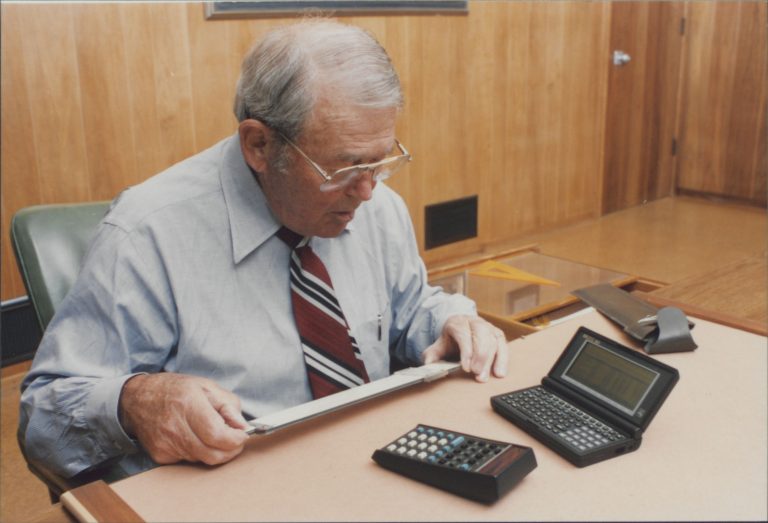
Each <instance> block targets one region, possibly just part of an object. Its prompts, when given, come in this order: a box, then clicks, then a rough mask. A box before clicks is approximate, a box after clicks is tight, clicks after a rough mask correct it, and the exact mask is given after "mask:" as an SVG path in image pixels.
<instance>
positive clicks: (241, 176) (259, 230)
mask: <svg viewBox="0 0 768 523" xmlns="http://www.w3.org/2000/svg"><path fill="white" fill-rule="evenodd" d="M219 177H220V179H221V188H222V191H223V193H224V202H225V203H226V206H227V213H228V214H229V228H230V232H231V235H232V259H233V261H234V262H235V263H236V264H237V263H240V262H241V261H242V260H243V259H244V258H245V257H246V256H248V255H249V254H250V253H251V252H253V251H255V250H256V249H257V248H258V247H259V246H261V244H262V243H264V242H265V241H267V240H268V239H269V238H270V237H271V236H272V235H274V234H275V233H276V232H277V230H278V229H279V228H280V224H279V223H278V221H277V220H276V219H275V217H274V215H273V214H272V211H271V210H270V209H269V205H268V204H267V199H266V197H265V196H264V193H263V192H262V191H261V188H260V187H259V184H258V183H256V178H255V177H254V176H253V173H252V172H251V170H250V169H249V168H248V165H247V164H246V163H245V159H244V158H243V153H242V151H241V150H240V137H239V136H238V135H237V134H235V135H234V136H232V137H231V138H230V139H229V140H227V142H226V143H225V145H224V151H223V156H222V160H221V169H220V170H219Z"/></svg>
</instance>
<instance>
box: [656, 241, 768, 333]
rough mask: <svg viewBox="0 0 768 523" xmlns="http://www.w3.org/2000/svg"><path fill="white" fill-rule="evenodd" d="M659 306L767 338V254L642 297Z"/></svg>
mask: <svg viewBox="0 0 768 523" xmlns="http://www.w3.org/2000/svg"><path fill="white" fill-rule="evenodd" d="M643 298H644V299H646V300H648V301H649V302H651V303H653V304H654V305H656V306H659V307H663V306H665V305H675V306H679V307H680V308H682V309H683V310H686V312H687V313H689V314H698V315H700V316H701V317H704V318H707V319H712V320H713V321H717V322H719V323H724V324H726V325H734V326H738V327H739V328H741V329H745V330H749V331H750V332H754V333H757V334H762V335H766V334H768V261H766V255H765V253H764V254H763V255H762V256H753V257H750V258H745V259H743V260H737V261H735V262H732V263H729V264H727V265H724V266H723V267H720V268H718V269H716V270H714V271H712V272H708V273H706V274H702V275H697V276H691V277H688V278H684V279H682V280H679V281H677V282H675V283H673V284H671V285H668V286H666V287H662V288H660V289H657V290H655V291H653V292H651V293H648V294H646V295H644V296H643Z"/></svg>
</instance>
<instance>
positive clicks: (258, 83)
mask: <svg viewBox="0 0 768 523" xmlns="http://www.w3.org/2000/svg"><path fill="white" fill-rule="evenodd" d="M321 92H326V93H333V94H334V96H338V97H339V98H341V99H342V100H343V102H344V103H347V104H349V105H350V106H358V107H370V108H377V109H380V108H388V107H397V108H400V107H402V105H403V94H402V91H401V89H400V80H399V79H398V77H397V73H396V72H395V69H394V67H393V66H392V62H391V61H390V59H389V56H388V55H387V52H386V51H385V50H384V48H383V47H382V46H381V45H380V44H379V42H378V41H377V40H376V38H375V37H374V36H373V35H372V34H370V33H369V32H367V31H365V30H363V29H361V28H359V27H355V26H351V25H344V24H340V23H336V22H332V21H329V20H318V19H315V20H306V21H302V22H300V23H297V24H293V25H289V26H284V27H280V28H277V29H275V30H272V31H270V32H269V33H268V34H267V35H266V36H265V37H264V38H263V39H262V40H261V41H260V42H258V43H257V44H256V45H255V46H254V47H253V48H252V49H251V50H250V51H249V53H248V54H247V55H246V57H245V59H244V60H243V65H242V70H241V73H240V79H239V80H238V82H237V94H236V95H235V107H234V111H235V116H236V117H237V119H238V121H240V122H242V121H243V120H246V119H248V118H253V119H255V120H259V121H261V122H263V123H264V124H266V125H268V126H269V127H271V128H273V129H275V130H277V131H279V132H281V133H283V134H285V135H286V136H287V137H288V138H289V139H292V140H293V139H296V137H297V136H298V135H299V134H300V133H301V131H302V130H303V127H304V124H305V123H306V121H307V119H308V118H309V116H310V114H311V112H312V109H313V107H314V105H315V102H316V101H317V98H318V95H319V94H320V93H321Z"/></svg>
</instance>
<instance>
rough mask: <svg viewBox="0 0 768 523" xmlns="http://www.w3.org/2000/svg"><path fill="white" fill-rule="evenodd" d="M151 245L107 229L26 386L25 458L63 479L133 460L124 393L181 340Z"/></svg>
mask: <svg viewBox="0 0 768 523" xmlns="http://www.w3.org/2000/svg"><path fill="white" fill-rule="evenodd" d="M137 243H139V244H137ZM150 243H151V239H144V240H135V239H133V238H132V237H131V236H129V235H127V234H126V233H125V232H124V231H122V230H121V229H120V228H119V227H116V226H115V225H112V224H109V223H105V224H102V225H101V226H100V229H99V231H98V233H97V238H96V240H95V242H94V243H93V246H92V248H91V251H90V252H89V254H88V255H87V257H86V260H85V263H84V266H83V269H82V271H81V275H80V277H79V278H78V280H77V282H76V283H75V285H74V286H73V288H72V290H71V292H70V293H69V294H68V295H67V297H66V298H65V300H64V302H62V304H61V306H60V307H59V313H58V314H57V315H55V317H54V318H53V320H52V322H51V325H50V326H49V328H48V329H47V331H46V334H45V335H44V337H43V340H42V342H41V344H40V346H39V348H38V351H37V353H36V355H35V361H34V365H33V367H32V371H31V372H30V373H29V374H28V375H27V376H26V378H25V380H24V382H23V383H22V396H21V409H20V423H19V439H20V441H21V442H22V444H23V446H24V449H25V454H26V456H27V458H28V459H30V460H33V461H40V462H43V463H44V464H45V466H46V467H48V468H50V469H52V470H53V471H54V472H56V473H58V474H60V475H62V476H64V477H71V476H73V475H75V474H77V473H78V472H81V471H83V470H85V469H88V468H90V467H92V466H95V465H98V464H100V463H102V462H105V461H106V460H110V459H112V458H116V457H119V456H121V455H125V454H130V453H132V452H135V451H136V446H135V442H134V441H133V440H132V439H131V438H130V437H129V436H128V435H127V434H126V433H125V432H124V430H123V428H122V426H121V425H120V422H119V419H118V403H119V398H120V393H121V390H122V386H123V384H124V383H125V381H126V380H127V379H129V378H130V377H132V376H134V375H135V374H137V373H142V372H157V371H159V370H161V368H162V365H163V362H164V361H165V360H166V359H167V356H168V352H169V351H170V350H171V347H173V346H174V338H175V329H174V322H173V320H172V318H173V300H172V298H171V294H170V291H169V288H168V284H167V283H164V282H163V281H162V279H161V278H159V277H158V276H159V275H161V274H162V263H161V261H160V257H159V254H158V252H157V250H156V249H155V248H154V246H152V245H151V244H150ZM63 355H66V356H63Z"/></svg>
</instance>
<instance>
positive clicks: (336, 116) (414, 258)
mask: <svg viewBox="0 0 768 523" xmlns="http://www.w3.org/2000/svg"><path fill="white" fill-rule="evenodd" d="M401 106H402V94H401V90H400V84H399V80H398V77H397V74H396V73H395V71H394V69H393V67H392V65H391V63H390V60H389V57H388V56H387V54H386V52H385V51H384V50H383V49H382V48H381V46H380V45H379V44H378V43H377V42H376V40H375V39H374V38H373V37H372V36H371V35H369V34H368V33H366V32H365V31H362V30H360V29H359V28H355V27H351V26H346V25H342V24H337V23H334V22H331V21H311V22H302V23H300V24H295V25H292V26H287V27H284V28H280V29H277V30H274V31H272V32H270V33H269V34H268V35H266V37H265V38H264V39H263V40H262V41H261V42H260V43H258V44H257V45H256V46H255V47H254V48H253V49H252V50H251V51H250V53H249V54H248V56H247V57H246V58H245V60H244V62H243V67H242V74H241V77H240V80H239V82H238V86H237V95H236V100H235V113H236V115H237V118H238V120H239V122H240V124H239V128H238V132H237V133H236V134H235V135H233V136H232V137H230V138H227V139H225V140H223V141H222V142H220V143H218V144H217V145H215V146H213V147H212V148H210V149H208V150H206V151H204V152H202V153H200V154H198V155H196V156H194V157H192V158H189V159H187V160H185V161H183V162H181V163H179V164H177V165H175V166H173V167H171V168H170V169H168V170H167V171H165V172H163V173H161V174H159V175H157V176H155V177H153V178H151V179H149V180H147V181H146V182H144V183H142V184H140V185H138V186H136V187H133V188H130V189H128V190H126V191H124V192H123V193H122V194H121V195H120V196H119V197H118V198H117V199H116V200H115V202H114V203H113V205H112V207H111V209H110V211H109V213H108V214H107V216H106V217H105V218H104V220H103V222H102V223H101V225H100V227H99V229H98V232H97V235H96V237H95V240H94V242H93V244H92V246H91V249H90V251H89V253H88V255H87V257H86V260H85V262H84V267H83V270H82V272H81V274H80V277H79V279H78V281H77V282H76V283H75V285H74V287H73V288H72V290H71V292H70V293H69V295H68V296H67V298H66V299H65V300H64V302H63V303H62V304H61V307H60V308H59V310H58V312H57V314H56V316H55V317H54V319H53V321H52V322H51V324H50V326H49V328H48V330H47V332H46V333H45V336H44V339H43V342H42V343H41V345H40V348H39V350H38V353H37V356H36V358H35V361H34V364H33V367H32V370H31V372H30V373H29V375H28V376H27V378H26V380H25V382H24V384H23V395H22V405H21V422H20V428H19V431H20V432H19V436H20V441H22V444H23V445H24V447H25V451H26V454H27V456H28V458H29V459H32V460H39V461H42V462H44V463H45V464H46V465H47V466H48V467H51V468H53V469H54V471H56V472H58V473H59V474H61V475H63V476H66V477H69V476H73V475H75V474H78V473H80V472H81V471H84V470H87V469H89V468H92V467H94V466H98V465H101V466H104V464H105V463H106V464H109V465H110V466H111V467H112V477H118V476H120V475H125V474H132V473H135V472H138V471H141V470H144V469H147V468H149V467H152V466H154V465H155V464H157V463H173V462H177V461H180V460H186V461H192V462H196V461H200V462H204V463H208V464H218V463H223V462H226V461H228V460H231V459H232V458H234V457H235V456H236V455H237V454H238V453H240V452H241V451H242V449H243V446H244V444H245V441H246V439H247V436H246V433H245V432H244V430H243V429H244V428H245V427H246V421H245V419H244V418H243V416H242V414H241V412H247V413H249V414H251V415H253V416H256V417H258V416H262V415H265V414H267V413H270V412H274V411H277V410H280V409H285V408H287V407H290V406H293V405H297V404H300V403H303V402H306V401H310V400H312V399H313V398H316V397H321V396H324V395H327V394H332V393H334V392H336V391H338V390H342V389H344V388H348V387H352V386H355V385H357V384H360V383H364V382H366V381H369V380H375V379H377V378H381V377H384V376H386V375H388V373H389V369H390V363H391V358H396V359H398V360H400V361H402V362H405V363H410V364H420V363H423V362H433V361H437V360H440V359H445V358H452V357H458V358H460V360H461V364H462V368H463V369H464V370H465V371H467V372H471V373H473V374H475V376H476V378H477V379H478V381H485V380H486V379H488V377H489V375H490V374H494V375H496V376H499V377H500V376H503V375H504V374H505V372H506V367H507V352H506V350H507V348H506V345H505V340H504V336H503V334H502V333H501V331H499V330H498V329H496V328H495V327H493V326H492V325H490V324H488V323H487V322H485V321H483V320H482V319H480V318H478V317H477V316H476V313H475V310H474V304H472V302H470V301H469V300H467V299H466V298H465V297H463V296H456V295H454V296H451V295H446V294H445V293H443V292H442V291H441V290H440V289H437V288H432V287H430V286H429V285H428V284H427V281H426V273H425V269H424V265H423V263H422V261H421V259H420V257H419V255H418V250H417V246H416V242H415V238H414V234H413V229H412V225H411V222H410V219H409V216H408V213H407V210H406V208H405V205H404V203H403V202H402V200H401V199H400V198H399V197H398V196H397V195H396V194H395V193H393V191H392V190H390V189H389V188H388V187H386V186H385V185H383V184H382V183H380V182H381V181H383V180H384V179H385V178H387V177H388V176H390V175H392V174H393V173H394V172H395V171H396V170H397V169H398V168H400V167H401V166H402V165H403V164H405V163H407V161H408V160H410V156H409V154H408V152H407V150H406V148H405V146H404V145H402V144H401V143H400V142H399V141H398V140H397V138H396V137H395V120H396V117H397V113H398V111H399V109H400V107H401ZM362 204H365V205H362Z"/></svg>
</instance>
